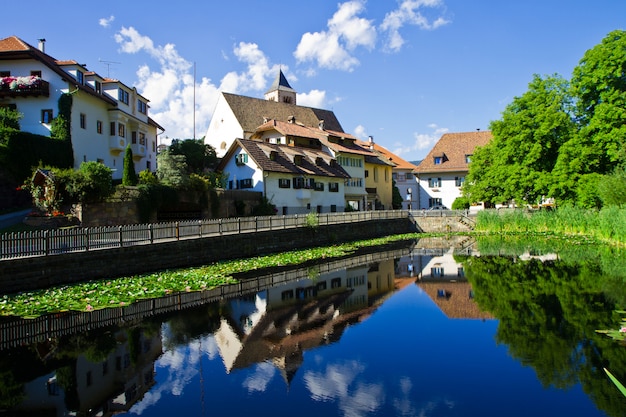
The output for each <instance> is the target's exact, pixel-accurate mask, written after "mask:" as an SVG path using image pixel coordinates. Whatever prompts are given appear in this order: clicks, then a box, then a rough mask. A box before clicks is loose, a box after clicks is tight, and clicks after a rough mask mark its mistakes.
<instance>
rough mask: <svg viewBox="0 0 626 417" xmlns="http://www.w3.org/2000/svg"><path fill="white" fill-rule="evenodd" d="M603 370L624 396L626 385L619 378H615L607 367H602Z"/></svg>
mask: <svg viewBox="0 0 626 417" xmlns="http://www.w3.org/2000/svg"><path fill="white" fill-rule="evenodd" d="M604 372H605V373H606V374H607V376H608V377H609V379H610V380H611V382H613V384H615V386H616V387H617V389H619V392H621V393H622V395H623V396H624V397H626V387H625V386H624V385H623V384H622V383H621V382H619V380H618V379H617V378H615V376H614V375H613V374H612V373H611V372H609V371H608V369H606V368H604Z"/></svg>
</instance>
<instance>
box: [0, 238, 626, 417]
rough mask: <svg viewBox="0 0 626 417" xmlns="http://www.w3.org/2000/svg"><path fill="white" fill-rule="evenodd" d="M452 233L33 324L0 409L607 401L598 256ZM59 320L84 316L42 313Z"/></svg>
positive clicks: (423, 410)
mask: <svg viewBox="0 0 626 417" xmlns="http://www.w3.org/2000/svg"><path fill="white" fill-rule="evenodd" d="M460 239H462V238H460ZM479 243H480V242H479ZM452 245H454V247H456V248H462V247H467V242H466V241H465V240H459V242H451V241H444V242H440V241H428V242H426V241H425V240H424V241H419V242H418V244H417V245H415V247H413V248H410V249H407V248H405V249H401V250H395V251H389V252H382V253H377V254H368V255H365V256H361V257H359V258H355V259H352V260H351V259H347V260H343V261H342V262H341V263H340V264H339V263H337V262H335V263H333V264H332V266H329V265H319V266H317V267H315V268H310V267H309V268H307V269H303V270H298V271H293V272H287V273H283V275H282V277H283V278H280V279H278V278H276V276H274V277H272V278H268V277H266V276H264V277H263V278H257V281H258V282H264V283H267V285H265V287H263V286H261V287H250V288H251V289H250V290H242V292H241V293H240V296H239V297H237V298H228V297H224V299H222V300H221V301H215V302H200V301H193V302H189V303H186V305H195V306H194V307H189V308H185V309H183V310H179V311H175V310H174V309H173V308H170V307H168V308H167V309H163V311H168V312H167V313H157V312H155V310H152V311H148V310H147V309H145V313H143V314H144V318H143V319H141V320H140V319H137V318H135V319H134V320H125V319H123V317H129V316H124V313H123V312H119V313H116V312H113V313H111V314H113V315H117V316H119V317H121V318H122V319H120V320H117V321H113V320H112V319H111V320H110V321H109V322H108V323H109V324H108V325H106V326H105V325H101V326H99V327H98V326H95V323H94V325H93V328H92V329H90V330H88V331H83V332H79V333H74V334H71V332H70V331H69V330H63V331H58V333H55V334H53V333H42V335H43V334H45V335H47V337H45V338H43V337H42V338H39V339H35V340H34V341H33V343H32V344H30V345H24V346H21V347H12V348H5V349H4V350H3V352H2V353H3V354H2V355H0V384H1V385H0V393H1V394H0V414H2V410H10V411H7V412H9V413H10V415H31V414H32V413H39V414H40V415H44V414H45V415H59V416H61V415H77V416H109V415H113V414H120V413H127V414H128V415H142V416H155V415H168V416H169V415H173V414H181V413H183V414H185V415H222V414H225V413H229V414H234V415H243V414H254V415H279V414H283V415H285V414H288V415H293V414H296V413H297V414H301V415H303V416H308V415H342V416H373V415H401V416H439V415H483V416H491V415H493V416H499V415H512V416H514V415H520V416H522V415H528V414H537V415H556V414H557V413H558V414H559V415H560V414H567V413H570V414H584V415H592V416H594V415H595V416H602V415H609V416H619V415H621V414H620V413H622V410H623V407H622V405H623V398H620V396H619V393H618V392H616V390H615V389H614V387H613V386H612V385H611V383H610V382H608V381H607V380H606V378H605V377H604V376H603V375H601V369H602V367H603V366H609V367H610V368H611V369H614V370H616V372H617V373H618V378H622V379H626V378H624V375H623V374H619V373H620V372H623V370H624V369H626V353H625V352H626V349H623V348H622V347H620V346H619V345H618V344H616V343H614V342H613V341H612V340H611V339H609V338H606V337H604V336H602V335H598V334H597V333H596V332H595V329H597V328H607V327H610V326H611V320H613V313H612V312H613V310H614V309H615V305H614V304H613V303H612V302H611V301H609V299H608V298H607V297H605V295H604V293H603V291H602V289H603V285H604V284H605V283H607V282H610V281H611V279H612V277H607V276H606V274H604V273H603V269H602V266H601V263H599V262H598V261H597V259H598V257H595V259H596V262H595V263H594V262H593V261H592V260H593V259H594V258H593V257H590V258H589V259H588V260H586V261H585V262H583V263H575V262H574V261H570V260H568V259H567V257H565V258H564V257H563V256H562V255H561V254H560V255H559V256H558V257H556V256H547V257H546V256H545V253H537V252H530V251H528V250H526V249H525V250H523V251H521V252H519V254H517V255H511V254H507V256H504V257H501V256H491V255H488V254H487V252H486V251H482V248H481V247H480V245H478V246H477V245H474V246H473V247H472V248H471V249H469V250H468V249H466V250H464V251H462V252H461V251H459V250H458V249H456V250H453V249H450V247H451V246H452ZM437 247H438V248H439V249H433V248H437ZM479 250H480V252H479ZM481 252H482V253H481ZM479 253H480V256H476V255H478V254H479ZM605 264H606V262H605ZM611 265H614V264H611ZM287 276H289V277H290V278H288V279H287V278H284V277H287ZM589 276H592V277H593V278H594V279H591V280H590V279H588V277H589ZM278 281H281V282H282V283H281V284H280V285H278V284H273V283H274V282H278ZM400 289H402V291H400ZM184 296H185V295H181V296H180V298H179V299H178V303H179V305H183V297H184ZM165 301H167V302H168V303H171V301H172V300H171V299H168V300H162V301H155V302H154V303H153V304H152V305H153V306H154V307H155V308H156V306H163V303H164V302H165ZM171 305H174V304H171ZM179 309H180V307H179ZM71 317H73V319H72V320H73V321H74V322H76V323H79V322H84V320H85V317H86V316H82V315H78V316H68V317H65V316H63V315H61V316H59V317H57V318H55V317H50V318H49V321H48V322H47V323H48V325H49V328H53V327H55V326H57V324H55V323H57V322H56V321H55V320H61V319H62V320H65V322H70V321H72V320H68V318H71ZM133 317H136V316H133ZM494 317H497V320H495V319H494ZM477 319H478V320H477ZM24 325H25V326H26V324H24ZM3 326H4V327H3ZM29 326H30V327H28V329H32V323H30V324H29ZM9 327H10V326H9V325H8V324H7V323H6V322H0V328H3V329H4V328H9ZM3 334H7V333H5V332H4V331H3ZM64 334H66V335H64ZM494 337H495V339H496V342H497V343H496V344H494V342H493V339H494ZM511 356H512V357H513V358H515V360H511ZM529 367H530V368H529ZM529 369H532V372H528V371H529ZM548 387H555V388H559V389H562V388H565V389H566V390H564V391H561V390H554V389H546V388H548ZM581 387H582V389H584V391H585V392H586V395H585V394H582V392H581V391H580V388H581ZM520 397H523V398H521V399H520ZM524 398H533V401H525V400H524ZM588 398H591V399H592V400H593V401H594V402H595V406H594V405H593V403H591V402H590V401H589V400H588ZM596 406H597V407H598V408H600V409H601V410H604V412H601V411H598V410H597V409H596ZM605 413H606V414H605Z"/></svg>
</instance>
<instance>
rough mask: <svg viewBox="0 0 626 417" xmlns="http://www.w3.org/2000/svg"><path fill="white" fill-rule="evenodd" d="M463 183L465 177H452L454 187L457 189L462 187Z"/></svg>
mask: <svg viewBox="0 0 626 417" xmlns="http://www.w3.org/2000/svg"><path fill="white" fill-rule="evenodd" d="M464 182H465V177H454V185H456V186H457V187H462V186H463V183H464Z"/></svg>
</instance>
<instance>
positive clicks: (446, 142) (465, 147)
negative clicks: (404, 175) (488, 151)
mask: <svg viewBox="0 0 626 417" xmlns="http://www.w3.org/2000/svg"><path fill="white" fill-rule="evenodd" d="M491 138H492V135H491V132H489V131H484V132H481V131H477V132H463V133H446V134H444V135H443V136H442V137H441V138H440V139H439V141H438V142H437V143H436V144H435V146H434V147H433V148H432V149H431V150H430V152H429V153H428V155H427V156H426V158H424V159H423V160H422V162H421V163H420V164H419V165H418V166H417V168H416V169H415V172H417V173H419V174H423V173H431V172H432V173H436V172H467V171H468V170H469V164H468V163H467V159H466V156H468V155H472V154H473V153H474V149H475V148H476V147H477V146H485V145H486V144H487V143H489V141H490V140H491ZM435 157H441V158H442V161H441V163H440V164H435Z"/></svg>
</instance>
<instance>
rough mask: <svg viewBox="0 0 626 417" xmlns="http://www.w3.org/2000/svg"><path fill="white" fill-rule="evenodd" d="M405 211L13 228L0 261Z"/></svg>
mask: <svg viewBox="0 0 626 417" xmlns="http://www.w3.org/2000/svg"><path fill="white" fill-rule="evenodd" d="M408 215H409V213H408V212H407V211H404V210H379V211H363V212H348V213H320V214H315V213H313V214H305V215H302V214H300V215H298V214H294V215H284V216H263V217H238V218H226V219H206V220H187V221H177V222H167V223H150V224H133V225H123V226H110V227H89V228H79V227H76V228H66V229H49V230H35V231H29V232H12V233H5V234H2V235H0V261H2V260H6V259H13V258H23V257H34V256H51V255H55V254H60V253H68V252H87V251H91V250H98V249H109V248H120V247H125V246H133V245H145V244H154V243H159V242H166V241H174V240H181V239H198V238H204V237H211V236H220V235H226V234H236V233H252V232H258V231H268V230H280V229H292V228H301V227H315V226H317V225H320V226H323V225H332V224H342V223H355V222H362V221H372V220H389V219H399V218H406V217H408Z"/></svg>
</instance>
